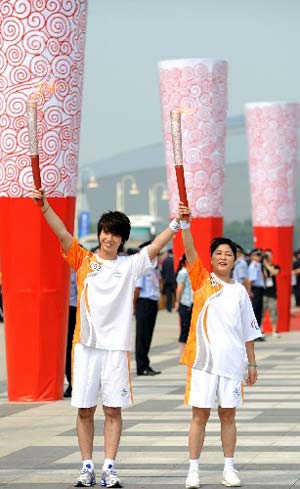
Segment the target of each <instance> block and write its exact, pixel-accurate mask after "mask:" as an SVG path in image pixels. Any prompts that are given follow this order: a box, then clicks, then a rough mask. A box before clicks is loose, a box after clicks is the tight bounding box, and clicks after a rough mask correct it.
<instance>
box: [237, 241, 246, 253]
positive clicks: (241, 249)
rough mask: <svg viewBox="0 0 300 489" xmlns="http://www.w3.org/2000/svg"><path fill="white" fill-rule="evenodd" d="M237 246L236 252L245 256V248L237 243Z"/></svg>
mask: <svg viewBox="0 0 300 489" xmlns="http://www.w3.org/2000/svg"><path fill="white" fill-rule="evenodd" d="M235 245H236V251H237V252H240V253H242V254H243V255H245V250H244V248H242V247H241V245H239V244H237V243H235Z"/></svg>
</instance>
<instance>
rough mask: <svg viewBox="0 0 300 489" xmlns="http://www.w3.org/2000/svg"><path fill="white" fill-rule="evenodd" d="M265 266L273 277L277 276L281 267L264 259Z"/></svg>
mask: <svg viewBox="0 0 300 489" xmlns="http://www.w3.org/2000/svg"><path fill="white" fill-rule="evenodd" d="M263 266H264V267H265V268H266V269H267V270H268V271H269V273H270V275H271V277H276V275H278V274H279V271H280V270H279V269H278V268H276V267H274V266H273V265H271V264H269V263H268V262H267V260H264V262H263Z"/></svg>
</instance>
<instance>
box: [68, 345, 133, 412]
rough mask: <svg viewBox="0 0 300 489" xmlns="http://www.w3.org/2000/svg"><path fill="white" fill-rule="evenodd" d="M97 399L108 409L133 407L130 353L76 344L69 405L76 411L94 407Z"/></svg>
mask: <svg viewBox="0 0 300 489" xmlns="http://www.w3.org/2000/svg"><path fill="white" fill-rule="evenodd" d="M99 396H101V398H102V404H103V405H104V406H107V407H126V406H129V405H130V404H132V390H131V381H130V359H129V353H128V352H126V351H113V350H100V349H98V348H91V347H88V346H84V345H81V344H79V343H78V344H76V345H75V350H74V366H73V382H72V400H71V404H72V406H75V407H77V408H89V407H94V406H97V404H98V398H99Z"/></svg>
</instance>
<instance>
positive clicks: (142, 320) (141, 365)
mask: <svg viewBox="0 0 300 489" xmlns="http://www.w3.org/2000/svg"><path fill="white" fill-rule="evenodd" d="M135 317H136V336H135V360H136V370H137V373H140V372H142V371H143V370H145V369H146V368H147V367H148V365H149V361H148V360H147V354H148V351H147V347H146V346H145V345H146V344H147V330H148V307H147V299H138V300H137V303H136V308H135Z"/></svg>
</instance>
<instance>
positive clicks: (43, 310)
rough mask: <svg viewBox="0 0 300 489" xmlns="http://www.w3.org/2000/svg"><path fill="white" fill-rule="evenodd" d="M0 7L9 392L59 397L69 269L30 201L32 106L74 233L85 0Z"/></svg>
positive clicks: (61, 209)
mask: <svg viewBox="0 0 300 489" xmlns="http://www.w3.org/2000/svg"><path fill="white" fill-rule="evenodd" d="M0 9H1V15H2V21H1V24H0V44H1V46H0V48H1V49H0V86H1V90H0V127H1V136H0V137H1V144H0V156H1V157H0V188H1V191H0V221H1V226H0V255H1V258H2V273H3V299H4V309H5V336H6V356H7V373H8V397H9V400H11V401H43V400H55V399H60V398H61V397H62V393H63V380H64V363H65V341H66V327H67V316H68V305H69V304H68V297H69V270H68V267H67V266H66V264H65V263H64V261H63V259H62V257H61V253H60V247H59V243H58V241H57V239H56V237H55V236H54V235H53V233H52V231H51V230H50V228H49V226H48V225H47V224H46V222H45V220H44V218H43V216H42V215H41V211H40V208H38V207H37V206H36V204H34V202H32V201H31V199H30V198H29V196H30V193H31V188H32V185H33V179H32V171H31V166H30V157H29V143H28V128H27V117H26V103H27V101H28V97H29V96H32V95H33V94H35V97H36V100H37V104H38V139H39V155H40V168H41V178H42V185H43V187H44V189H45V191H46V194H47V196H48V198H49V202H50V203H51V205H53V208H54V209H55V210H56V211H57V213H58V214H59V215H60V217H61V218H62V219H63V221H64V222H65V224H66V225H67V227H68V229H69V230H70V231H71V232H72V230H73V223H74V208H75V196H76V186H77V182H76V179H77V162H78V150H79V133H80V119H81V97H82V83H83V67H84V47H85V32H86V16H87V0H68V1H65V0H63V1H61V0H22V2H20V1H18V0H9V1H6V0H3V1H2V2H1V6H0ZM48 82H51V85H49V84H47V83H48ZM52 88H53V94H51V93H50V92H51V89H52Z"/></svg>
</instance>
